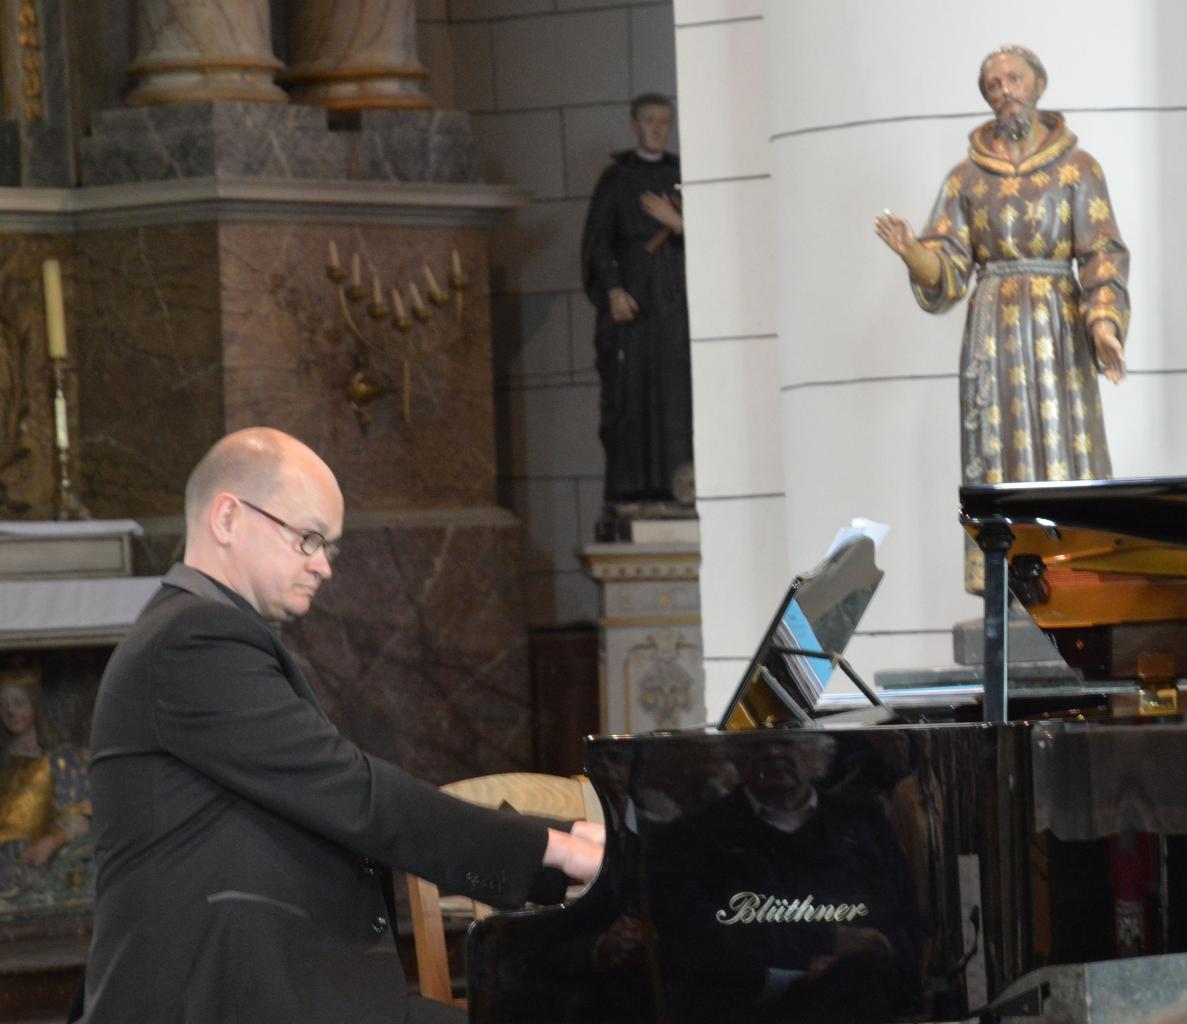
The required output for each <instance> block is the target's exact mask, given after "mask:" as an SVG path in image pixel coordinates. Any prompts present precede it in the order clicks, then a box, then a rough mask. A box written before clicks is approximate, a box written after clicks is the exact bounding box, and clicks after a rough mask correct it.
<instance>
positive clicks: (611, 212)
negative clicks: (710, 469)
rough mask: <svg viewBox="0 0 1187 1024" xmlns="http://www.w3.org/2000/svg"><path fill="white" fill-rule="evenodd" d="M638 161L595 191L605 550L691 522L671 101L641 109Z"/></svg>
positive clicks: (592, 222) (594, 286) (592, 252)
mask: <svg viewBox="0 0 1187 1024" xmlns="http://www.w3.org/2000/svg"><path fill="white" fill-rule="evenodd" d="M631 124H632V127H633V129H634V132H635V137H636V138H637V139H638V147H637V148H636V149H631V150H624V151H623V152H620V153H615V154H614V156H613V162H612V163H611V164H610V166H609V167H607V168H606V170H605V171H604V172H603V173H602V176H601V178H600V179H599V180H598V184H597V187H596V188H595V189H594V194H593V199H592V200H591V202H590V207H589V214H588V216H587V218H586V222H585V234H584V236H583V238H582V243H581V263H582V273H583V279H584V283H585V291H586V294H587V295H588V296H589V299H590V301H591V302H592V303H593V304H594V305H595V306H596V307H597V310H598V318H597V331H596V336H595V342H596V346H597V367H598V374H599V376H600V377H601V383H602V396H601V427H600V431H599V432H600V435H601V439H602V445H603V447H604V448H605V452H606V487H605V500H606V508H605V511H604V513H603V518H602V522H601V523H599V528H598V530H599V537H600V539H604V540H610V539H616V537H615V532H616V524H618V523H621V522H622V521H624V520H629V519H632V518H638V517H640V516H647V515H660V516H665V515H666V516H670V515H681V514H683V515H691V514H692V501H693V490H694V487H693V472H692V381H691V373H690V369H689V349H688V305H687V301H686V297H685V288H684V236H683V232H684V221H683V218H682V217H681V213H680V206H679V200H678V196H677V189H678V187H679V183H680V161H679V159H678V158H677V157H676V156H674V155H672V154H671V153H668V152H666V151H665V149H664V147H665V146H666V144H667V141H668V136H669V134H670V133H671V129H672V106H671V103H670V102H669V101H668V99H667V98H666V97H663V96H660V95H658V94H653V93H648V94H644V95H642V96H639V97H637V98H636V99H635V100H634V102H633V103H632V104H631Z"/></svg>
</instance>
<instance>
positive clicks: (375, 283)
mask: <svg viewBox="0 0 1187 1024" xmlns="http://www.w3.org/2000/svg"><path fill="white" fill-rule="evenodd" d="M371 300H372V301H373V302H374V303H375V305H377V306H382V305H383V286H382V285H380V283H379V275H378V274H373V275H372V276H371Z"/></svg>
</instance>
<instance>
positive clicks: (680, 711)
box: [582, 544, 705, 733]
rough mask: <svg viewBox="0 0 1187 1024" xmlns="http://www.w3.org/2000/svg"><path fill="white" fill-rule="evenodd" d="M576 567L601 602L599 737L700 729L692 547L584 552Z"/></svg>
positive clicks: (701, 688) (594, 547) (696, 564)
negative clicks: (581, 566) (593, 586)
mask: <svg viewBox="0 0 1187 1024" xmlns="http://www.w3.org/2000/svg"><path fill="white" fill-rule="evenodd" d="M582 561H583V562H584V563H585V566H586V568H587V569H588V571H589V574H590V575H591V576H592V577H593V578H594V579H595V580H596V581H597V583H598V585H599V591H600V598H601V600H600V608H601V617H600V618H599V620H598V641H599V643H598V662H599V670H600V692H601V730H602V731H603V732H607V733H630V732H647V731H649V730H653V729H683V728H689V727H691V726H694V725H700V724H701V723H702V722H704V721H705V678H704V671H703V669H702V666H701V655H702V650H701V595H700V586H699V583H698V579H699V573H700V564H701V554H700V548H699V546H698V545H696V544H590V545H588V546H586V547H585V548H584V549H583V550H582Z"/></svg>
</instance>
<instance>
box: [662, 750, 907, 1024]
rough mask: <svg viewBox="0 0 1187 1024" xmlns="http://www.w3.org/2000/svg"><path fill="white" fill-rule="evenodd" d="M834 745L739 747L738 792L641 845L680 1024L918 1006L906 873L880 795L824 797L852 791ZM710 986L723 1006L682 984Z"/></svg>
mask: <svg viewBox="0 0 1187 1024" xmlns="http://www.w3.org/2000/svg"><path fill="white" fill-rule="evenodd" d="M756 738H757V737H756ZM834 745H835V744H834V741H833V739H832V737H830V736H827V735H824V734H801V735H799V736H797V737H796V742H791V743H789V742H787V741H786V739H785V738H780V739H778V740H772V739H759V741H758V742H753V743H745V744H739V745H738V750H737V751H736V752H735V766H736V768H737V771H738V775H739V777H740V778H741V780H742V781H741V783H740V785H738V786H737V787H736V788H735V789H734V790H733V791H732V792H731V793H730V794H729V795H728V796H726V797H724V798H723V799H721V800H719V801H718V802H717V803H716V804H714V805H710V806H707V807H706V808H704V809H703V810H702V811H701V812H700V813H698V814H695V815H690V816H688V817H686V818H683V819H681V820H680V821H678V822H676V823H674V824H672V825H669V826H666V827H664V828H661V829H660V830H659V831H657V832H656V833H654V834H653V835H652V836H651V838H650V842H649V843H647V840H646V838H645V836H644V835H641V837H640V838H641V841H642V842H644V843H647V845H648V846H649V849H648V850H647V852H646V853H645V859H646V862H647V863H648V864H649V865H650V866H651V872H650V876H649V893H650V904H651V906H650V909H651V913H652V916H653V919H654V922H655V925H656V930H657V933H658V936H659V942H660V948H659V951H658V952H659V956H660V960H661V962H663V963H664V964H666V965H667V967H668V985H667V989H668V990H667V992H666V993H665V999H666V1002H667V1004H668V1006H667V1009H668V1011H669V1012H670V1013H671V1015H672V1017H673V1019H675V1020H679V1021H706V1022H708V1021H721V1020H747V1021H765V1020H770V1021H775V1020H785V1019H792V1016H791V1015H792V1013H794V1018H793V1019H795V1020H796V1021H797V1022H812V1021H818V1020H819V1021H822V1022H823V1021H832V1020H835V1019H837V1018H836V1014H837V1007H838V1005H840V1004H841V1003H842V1002H843V1003H844V1005H845V1006H846V1018H845V1019H846V1020H847V1021H851V1022H854V1024H856V1022H857V1021H861V1020H870V1021H881V1020H887V1019H890V1017H891V1016H893V1015H894V1014H896V1013H899V1014H901V1013H904V1012H909V1011H910V1010H911V1009H912V1008H914V1006H915V1005H916V1003H917V1001H918V996H919V991H918V958H917V954H918V947H919V925H918V917H917V912H916V904H915V899H914V895H913V892H912V888H911V883H910V878H909V873H908V871H907V867H906V863H905V860H904V858H903V856H902V852H901V850H900V847H899V844H898V842H897V840H896V838H895V833H894V831H893V829H892V828H891V826H890V823H889V821H888V819H887V817H886V813H885V811H884V804H883V802H882V800H881V799H880V794H878V793H877V792H876V791H875V790H873V789H872V788H871V787H868V786H859V787H858V788H856V789H855V788H853V787H852V786H851V785H848V784H846V785H844V786H838V787H835V788H834V787H833V786H830V781H831V782H842V781H844V782H846V783H847V782H848V780H838V779H836V778H831V779H830V773H829V770H830V765H831V761H832V755H833V750H834ZM850 767H851V766H846V769H847V770H848V769H849V768H850ZM863 774H865V773H863ZM706 974H711V975H712V976H713V977H714V978H715V979H716V984H715V986H714V989H715V991H716V992H717V993H718V994H719V996H720V1001H715V1000H714V999H713V998H710V999H708V1000H706V998H705V990H704V987H703V986H696V985H684V984H682V983H681V978H682V977H683V976H686V975H688V976H693V977H697V976H699V977H704V976H705V975H706ZM687 993H695V1001H693V1002H686V1001H685V1000H686V999H687ZM855 993H861V998H860V1000H859V1003H858V1004H856V1005H855V1003H854V994H855Z"/></svg>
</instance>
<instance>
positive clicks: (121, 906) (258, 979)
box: [84, 566, 547, 1024]
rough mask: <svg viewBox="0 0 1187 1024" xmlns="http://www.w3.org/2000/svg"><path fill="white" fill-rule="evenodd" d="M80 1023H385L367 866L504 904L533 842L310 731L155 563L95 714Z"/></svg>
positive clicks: (227, 602)
mask: <svg viewBox="0 0 1187 1024" xmlns="http://www.w3.org/2000/svg"><path fill="white" fill-rule="evenodd" d="M91 748H92V750H93V752H94V760H93V764H92V769H91V789H92V800H93V805H94V822H93V828H94V832H95V838H96V856H97V859H98V872H99V873H98V883H97V896H96V909H95V935H94V940H93V943H92V948H91V954H90V959H89V961H88V964H87V998H86V1015H85V1018H84V1019H85V1020H86V1021H88V1022H89V1024H181V1022H193V1024H234V1022H243V1024H268V1022H273V1021H275V1022H278V1024H279V1022H284V1024H295V1022H306V1021H319V1022H320V1021H326V1022H331V1021H332V1022H333V1024H341V1022H344V1021H345V1022H351V1024H358V1022H371V1021H384V1022H392V1021H402V1020H403V1019H404V1015H405V1011H406V1006H407V996H406V993H405V985H404V978H403V975H402V972H401V969H400V965H399V962H398V959H397V957H396V949H395V943H394V941H393V935H392V924H391V922H390V921H389V920H388V911H387V909H386V907H385V904H384V900H383V896H382V891H381V885H380V880H379V872H381V871H382V870H385V868H383V867H381V866H380V865H393V866H395V867H397V868H399V869H400V870H406V871H412V872H414V873H416V874H418V875H422V876H424V877H425V878H428V879H431V880H433V881H435V882H437V883H438V884H440V885H441V886H442V887H443V889H445V890H447V891H451V892H465V893H468V894H471V895H474V896H477V897H479V898H480V899H482V900H483V901H485V902H488V903H492V904H495V905H497V906H503V907H512V906H517V905H519V904H521V903H522V902H523V900H524V899H525V898H526V896H527V894H528V891H529V889H530V887H531V885H532V883H533V880H534V879H535V877H536V875H537V871H538V869H539V865H540V861H541V858H542V856H543V851H544V846H545V843H546V841H547V837H546V832H545V828H544V826H543V825H542V824H541V823H539V822H537V821H533V820H532V819H527V818H520V817H518V816H516V815H507V814H499V813H497V812H494V811H486V810H483V809H481V808H477V807H474V806H472V805H469V804H465V803H462V802H460V801H457V800H454V799H452V798H450V797H447V796H445V795H443V794H441V793H439V792H438V790H437V789H436V788H435V787H433V786H430V785H428V784H427V783H423V782H420V781H418V780H416V779H414V778H412V777H411V776H409V775H408V774H407V773H405V772H404V771H402V770H401V769H400V768H398V767H397V766H395V765H393V764H390V763H388V762H386V761H382V760H380V759H378V758H374V757H370V756H368V755H367V754H364V753H363V752H362V751H360V750H359V749H358V748H357V747H355V746H353V745H352V744H351V743H349V742H347V741H346V740H345V739H343V737H342V736H340V735H339V733H338V731H337V730H336V729H335V728H334V726H333V725H331V724H330V722H329V721H328V720H327V719H326V717H325V715H324V714H323V713H322V711H321V709H320V708H319V707H318V704H317V701H316V699H315V698H314V696H313V693H312V691H311V690H310V688H309V684H308V683H307V682H306V680H305V679H304V677H303V676H302V675H301V672H300V670H299V669H298V668H297V665H296V664H295V662H294V661H293V658H292V657H291V655H290V654H289V653H288V652H287V651H286V650H285V649H284V647H283V645H282V644H281V642H280V640H279V638H278V637H277V635H276V633H275V632H274V631H273V630H272V629H271V628H270V627H269V626H268V625H267V624H266V623H265V622H264V620H263V619H262V618H261V617H260V616H259V615H258V614H257V613H256V612H255V611H254V609H252V608H251V606H250V605H249V604H248V603H247V602H246V601H244V600H243V599H242V598H240V597H238V595H235V594H233V593H232V592H231V591H229V590H227V589H225V588H223V587H221V586H219V585H218V584H216V583H214V582H213V581H212V580H211V579H209V578H208V577H206V576H204V575H203V574H201V573H199V572H196V571H195V570H193V569H189V568H187V567H185V566H175V567H174V568H173V569H172V570H171V571H170V573H169V574H168V575H167V576H166V577H165V581H164V585H163V586H162V588H161V590H160V591H159V592H158V593H157V595H156V596H155V597H154V598H153V600H152V601H151V602H150V603H149V604H148V606H147V607H146V608H145V610H144V612H143V613H142V614H141V616H140V618H139V619H138V621H137V622H136V624H135V626H134V627H133V628H132V631H131V633H130V634H129V636H128V637H127V638H126V639H125V640H124V641H123V643H121V644H120V646H119V647H118V648H117V649H116V651H115V653H114V654H113V655H112V658H111V661H110V663H109V664H108V667H107V670H106V672H105V673H104V676H103V681H102V683H101V685H100V687H99V696H98V700H97V703H96V706H95V716H94V720H93V725H92V733H91Z"/></svg>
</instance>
